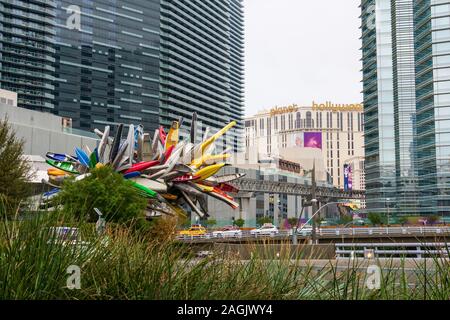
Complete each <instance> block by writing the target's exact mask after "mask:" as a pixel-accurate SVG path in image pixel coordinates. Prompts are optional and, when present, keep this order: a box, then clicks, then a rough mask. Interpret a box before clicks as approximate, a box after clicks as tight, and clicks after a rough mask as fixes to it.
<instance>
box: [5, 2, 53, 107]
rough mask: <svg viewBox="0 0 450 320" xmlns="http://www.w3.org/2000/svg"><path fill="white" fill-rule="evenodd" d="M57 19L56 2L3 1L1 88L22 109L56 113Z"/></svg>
mask: <svg viewBox="0 0 450 320" xmlns="http://www.w3.org/2000/svg"><path fill="white" fill-rule="evenodd" d="M55 15H56V2H55V1H51V0H42V1H39V0H33V1H22V0H0V86H1V88H2V89H5V90H10V91H14V92H17V94H18V105H19V106H20V107H25V108H29V109H34V110H39V111H53V110H54V107H55V86H54V82H53V79H54V71H55V67H54V62H55V48H54V47H53V37H54V34H55V32H56V31H55V27H54V26H55Z"/></svg>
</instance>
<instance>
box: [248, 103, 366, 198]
mask: <svg viewBox="0 0 450 320" xmlns="http://www.w3.org/2000/svg"><path fill="white" fill-rule="evenodd" d="M363 134H364V117H363V106H362V105H360V104H351V105H345V104H344V105H343V104H333V103H331V102H326V103H322V104H319V103H315V102H313V104H312V106H305V107H300V106H297V105H291V106H289V107H282V108H278V107H276V108H273V109H271V110H264V111H262V112H259V113H258V114H256V115H254V116H251V117H246V118H245V146H246V149H247V152H250V153H258V154H259V155H261V156H260V158H263V157H264V156H268V157H275V158H276V157H279V156H280V154H282V153H283V152H282V150H283V149H287V148H292V147H298V150H299V152H304V153H309V152H311V148H313V149H319V150H320V151H321V161H322V162H323V166H324V167H325V170H326V172H327V173H328V174H329V180H330V182H331V183H332V184H333V185H334V186H335V187H338V188H342V189H344V188H345V187H350V188H352V189H355V190H364V188H365V180H364V179H365V175H364V169H363V168H364V166H363V163H364V146H363V144H364V139H363ZM319 161H320V160H319ZM300 165H302V163H300ZM346 165H347V166H348V165H350V167H351V166H355V165H357V168H356V167H355V168H352V170H351V172H355V171H356V172H358V174H359V177H358V179H357V180H355V179H354V178H353V177H350V181H349V180H348V179H347V180H346V179H345V178H346V177H344V167H345V166H346ZM347 178H348V177H347ZM348 182H350V183H351V184H350V186H349V185H348ZM346 183H347V185H346Z"/></svg>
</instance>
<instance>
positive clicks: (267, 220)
mask: <svg viewBox="0 0 450 320" xmlns="http://www.w3.org/2000/svg"><path fill="white" fill-rule="evenodd" d="M257 223H258V224H259V225H260V226H262V225H263V224H265V223H273V218H271V217H261V218H259V219H258V220H257Z"/></svg>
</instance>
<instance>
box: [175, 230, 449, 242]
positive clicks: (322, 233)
mask: <svg viewBox="0 0 450 320" xmlns="http://www.w3.org/2000/svg"><path fill="white" fill-rule="evenodd" d="M426 234H427V235H430V234H435V235H436V236H438V235H445V234H450V227H376V228H326V229H325V228H318V229H317V235H318V236H319V237H334V236H352V235H354V236H356V235H359V236H361V235H362V236H364V235H366V236H377V235H426ZM297 235H298V236H303V237H308V236H310V235H311V229H304V230H301V231H299V232H297ZM290 236H292V230H279V231H278V233H277V234H272V235H263V234H252V233H251V232H250V231H242V232H241V233H240V234H238V235H225V236H221V237H217V236H214V234H213V233H207V234H204V235H198V236H190V235H182V236H177V239H178V240H181V241H192V240H201V239H202V240H217V239H246V238H247V239H248V238H262V237H272V238H287V237H290Z"/></svg>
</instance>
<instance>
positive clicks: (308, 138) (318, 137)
mask: <svg viewBox="0 0 450 320" xmlns="http://www.w3.org/2000/svg"><path fill="white" fill-rule="evenodd" d="M304 140H305V148H316V149H322V132H305V138H304Z"/></svg>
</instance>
